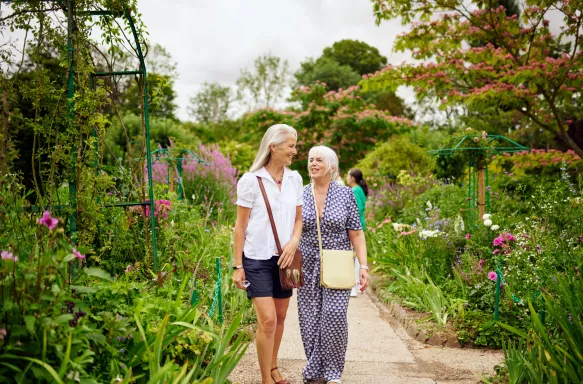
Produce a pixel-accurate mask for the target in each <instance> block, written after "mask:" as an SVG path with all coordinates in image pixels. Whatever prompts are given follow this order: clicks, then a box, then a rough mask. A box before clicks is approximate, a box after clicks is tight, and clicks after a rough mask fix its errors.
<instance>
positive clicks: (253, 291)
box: [243, 255, 293, 299]
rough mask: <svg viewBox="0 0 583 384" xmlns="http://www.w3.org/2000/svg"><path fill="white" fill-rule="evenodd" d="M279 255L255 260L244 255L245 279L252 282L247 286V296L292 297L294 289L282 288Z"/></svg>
mask: <svg viewBox="0 0 583 384" xmlns="http://www.w3.org/2000/svg"><path fill="white" fill-rule="evenodd" d="M277 260H279V256H273V257H272V258H271V259H269V260H254V259H249V258H247V257H245V255H243V269H244V270H245V279H246V280H247V281H248V282H249V283H251V285H249V286H248V287H247V297H248V298H249V299H251V298H253V297H273V298H275V299H288V298H290V297H292V294H293V290H292V289H282V288H281V283H280V282H279V266H278V265H277Z"/></svg>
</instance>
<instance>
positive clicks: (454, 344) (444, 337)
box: [366, 274, 484, 349]
mask: <svg viewBox="0 0 583 384" xmlns="http://www.w3.org/2000/svg"><path fill="white" fill-rule="evenodd" d="M370 280H371V284H370V287H369V288H368V289H367V290H366V293H367V294H368V295H369V297H370V298H371V300H372V302H373V303H374V304H375V305H376V307H377V308H378V309H379V310H380V312H381V316H389V317H391V318H392V319H394V320H396V321H397V322H398V323H399V324H400V325H401V326H402V327H403V328H404V329H405V330H406V331H407V334H408V335H409V336H410V337H411V338H412V339H415V340H417V341H419V342H420V343H423V344H428V345H432V346H436V347H449V348H472V349H484V348H477V347H472V346H471V345H468V346H463V345H461V344H460V342H459V341H458V339H457V337H456V338H454V339H452V338H451V335H448V334H446V333H443V332H436V333H434V334H432V335H430V336H429V335H427V334H426V333H425V332H424V331H423V330H420V329H419V327H417V324H416V322H415V320H412V319H409V316H408V310H407V309H406V308H404V307H402V306H401V305H399V304H398V303H396V302H394V301H390V302H385V300H383V299H382V298H381V296H380V295H379V290H380V289H381V287H382V284H381V282H382V278H379V277H378V276H375V275H373V274H371V276H370ZM411 311H412V310H411Z"/></svg>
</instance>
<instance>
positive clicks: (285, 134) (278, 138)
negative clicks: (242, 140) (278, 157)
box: [250, 124, 298, 172]
mask: <svg viewBox="0 0 583 384" xmlns="http://www.w3.org/2000/svg"><path fill="white" fill-rule="evenodd" d="M290 136H294V137H295V138H296V139H297V138H298V133H297V132H296V130H295V129H294V128H293V127H290V126H289V125H287V124H275V125H272V126H271V127H269V129H267V131H266V132H265V134H264V135H263V139H261V144H260V145H259V151H257V155H256V156H255V160H254V161H253V165H252V166H251V169H250V172H255V171H257V170H258V169H261V168H263V167H264V166H265V164H267V163H268V162H269V159H271V144H273V145H279V144H281V143H284V142H285V141H286V140H287V139H289V137H290Z"/></svg>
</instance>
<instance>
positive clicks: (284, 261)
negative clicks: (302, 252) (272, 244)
mask: <svg viewBox="0 0 583 384" xmlns="http://www.w3.org/2000/svg"><path fill="white" fill-rule="evenodd" d="M298 243H299V242H298V241H297V240H294V239H292V240H290V241H289V242H288V243H287V244H286V245H284V246H283V249H282V251H283V252H282V254H281V255H280V256H279V260H278V261H277V265H279V268H281V269H283V268H287V267H289V266H290V265H291V263H292V261H294V256H295V255H296V250H297V249H298Z"/></svg>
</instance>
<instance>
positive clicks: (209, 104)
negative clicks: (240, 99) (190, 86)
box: [188, 83, 233, 123]
mask: <svg viewBox="0 0 583 384" xmlns="http://www.w3.org/2000/svg"><path fill="white" fill-rule="evenodd" d="M232 100H233V98H232V94H231V89H230V88H229V87H223V86H221V85H220V84H218V83H204V84H203V87H202V89H201V90H200V91H199V92H198V93H197V94H196V95H194V97H192V98H190V107H189V108H188V110H189V113H190V114H191V115H192V116H194V117H195V119H196V120H198V121H199V122H201V123H220V122H222V121H224V120H227V119H228V118H229V115H228V113H229V107H230V105H231V101H232Z"/></svg>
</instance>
